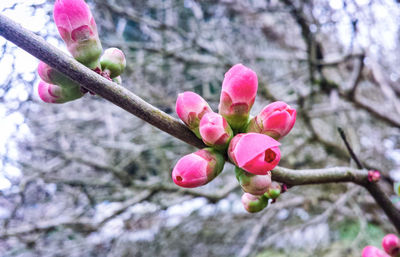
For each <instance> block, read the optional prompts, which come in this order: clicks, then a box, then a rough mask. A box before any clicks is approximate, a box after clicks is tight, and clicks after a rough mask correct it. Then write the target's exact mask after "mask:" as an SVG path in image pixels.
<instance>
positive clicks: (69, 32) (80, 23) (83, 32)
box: [54, 0, 102, 69]
mask: <svg viewBox="0 0 400 257" xmlns="http://www.w3.org/2000/svg"><path fill="white" fill-rule="evenodd" d="M54 20H55V22H56V25H57V28H58V31H59V33H60V35H61V37H62V39H63V40H64V42H65V44H66V45H67V48H68V51H69V52H70V53H71V54H72V56H74V58H75V59H76V60H78V61H79V62H81V63H82V64H84V65H86V66H88V67H89V68H91V69H94V68H96V67H98V66H99V57H100V55H101V52H102V47H101V43H100V39H99V35H98V32H97V26H96V22H95V20H94V18H93V16H92V13H91V12H90V9H89V6H88V5H87V4H86V3H85V1H84V0H56V2H55V4H54Z"/></svg>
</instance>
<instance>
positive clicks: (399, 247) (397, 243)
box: [382, 234, 400, 257]
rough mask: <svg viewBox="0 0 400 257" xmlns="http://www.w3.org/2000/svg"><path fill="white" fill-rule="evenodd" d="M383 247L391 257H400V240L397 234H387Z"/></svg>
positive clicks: (383, 240)
mask: <svg viewBox="0 0 400 257" xmlns="http://www.w3.org/2000/svg"><path fill="white" fill-rule="evenodd" d="M382 247H383V250H385V252H386V253H388V254H389V255H390V256H393V257H399V256H400V239H399V238H398V237H397V236H396V235H395V234H387V235H386V236H385V237H384V238H383V239H382Z"/></svg>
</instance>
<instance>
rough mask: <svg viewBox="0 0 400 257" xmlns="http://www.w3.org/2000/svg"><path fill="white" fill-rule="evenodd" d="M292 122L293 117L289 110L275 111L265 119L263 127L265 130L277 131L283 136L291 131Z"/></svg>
mask: <svg viewBox="0 0 400 257" xmlns="http://www.w3.org/2000/svg"><path fill="white" fill-rule="evenodd" d="M290 123H291V118H290V115H289V113H288V112H286V111H274V112H273V113H271V114H270V116H269V117H268V119H266V120H265V121H264V124H263V129H264V131H275V132H277V133H279V134H280V135H281V137H283V136H285V135H286V134H287V133H288V132H289V131H290V129H291V128H289V126H290Z"/></svg>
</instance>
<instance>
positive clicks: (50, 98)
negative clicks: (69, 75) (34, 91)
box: [38, 81, 61, 103]
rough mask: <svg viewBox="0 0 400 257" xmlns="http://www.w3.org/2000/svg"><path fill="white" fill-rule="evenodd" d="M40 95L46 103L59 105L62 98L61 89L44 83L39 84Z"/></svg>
mask: <svg viewBox="0 0 400 257" xmlns="http://www.w3.org/2000/svg"><path fill="white" fill-rule="evenodd" d="M38 93H39V97H40V99H42V100H43V102H46V103H58V100H59V99H60V96H61V87H59V86H57V85H53V84H49V83H46V82H43V81H40V82H39V86H38Z"/></svg>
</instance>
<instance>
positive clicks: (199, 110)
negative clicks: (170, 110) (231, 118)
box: [176, 91, 212, 138]
mask: <svg viewBox="0 0 400 257" xmlns="http://www.w3.org/2000/svg"><path fill="white" fill-rule="evenodd" d="M207 112H212V110H211V108H210V106H209V105H208V103H207V102H206V101H205V100H204V99H203V98H202V97H201V96H199V95H198V94H196V93H193V92H189V91H187V92H184V93H181V94H179V95H178V99H176V113H177V114H178V116H179V118H180V119H181V120H182V121H183V122H184V123H185V124H186V125H187V126H188V127H189V128H190V129H191V130H192V131H193V132H194V133H195V134H196V136H197V137H199V138H201V136H200V132H199V124H200V120H201V118H202V117H203V115H204V114H206V113H207Z"/></svg>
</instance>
